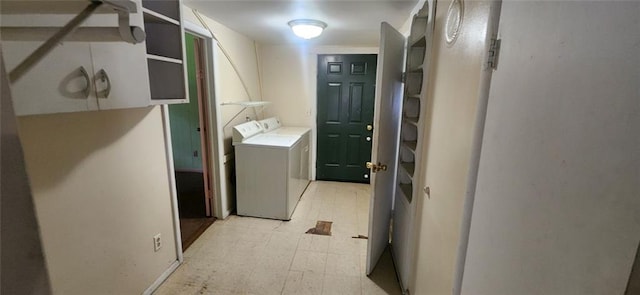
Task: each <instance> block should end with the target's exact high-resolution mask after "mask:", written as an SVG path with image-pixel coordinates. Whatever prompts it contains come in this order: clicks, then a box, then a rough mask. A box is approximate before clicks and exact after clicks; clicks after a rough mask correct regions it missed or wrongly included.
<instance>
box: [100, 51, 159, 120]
mask: <svg viewBox="0 0 640 295" xmlns="http://www.w3.org/2000/svg"><path fill="white" fill-rule="evenodd" d="M91 55H92V56H93V73H92V76H93V81H94V84H95V91H96V97H97V98H98V105H99V107H100V109H101V110H107V109H118V108H131V107H143V106H148V105H149V102H150V99H151V95H150V91H149V74H148V72H147V71H148V70H147V62H146V50H145V47H144V45H142V44H137V45H132V44H128V43H111V42H108V43H91ZM101 71H104V72H101ZM103 73H106V76H107V77H108V81H107V80H106V79H107V78H103V77H104V74H103ZM107 90H109V91H107Z"/></svg>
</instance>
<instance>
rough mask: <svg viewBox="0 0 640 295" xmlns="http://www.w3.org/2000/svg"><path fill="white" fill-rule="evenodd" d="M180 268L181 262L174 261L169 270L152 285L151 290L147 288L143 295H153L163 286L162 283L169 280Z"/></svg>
mask: <svg viewBox="0 0 640 295" xmlns="http://www.w3.org/2000/svg"><path fill="white" fill-rule="evenodd" d="M178 266H180V261H178V260H176V261H174V262H173V263H172V264H171V265H170V266H169V268H168V269H167V270H165V271H164V272H163V273H162V275H160V277H159V278H158V279H156V281H155V282H153V284H151V286H149V288H147V289H146V290H144V292H142V294H143V295H151V294H152V293H153V292H154V291H155V290H156V289H158V287H160V285H162V283H163V282H164V281H165V280H166V279H167V278H169V276H170V275H171V274H172V273H173V272H174V271H176V269H178Z"/></svg>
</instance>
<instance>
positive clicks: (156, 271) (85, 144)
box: [18, 107, 177, 294]
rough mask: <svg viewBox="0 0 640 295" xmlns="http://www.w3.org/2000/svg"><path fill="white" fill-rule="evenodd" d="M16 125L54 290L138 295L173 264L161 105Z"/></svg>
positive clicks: (22, 119) (30, 118)
mask: <svg viewBox="0 0 640 295" xmlns="http://www.w3.org/2000/svg"><path fill="white" fill-rule="evenodd" d="M18 123H19V134H20V139H21V140H22V143H23V146H24V152H25V159H26V164H27V172H28V175H29V178H30V181H31V186H32V190H33V195H34V201H35V206H36V212H37V215H38V221H39V224H40V228H41V232H42V241H43V245H44V252H45V257H46V262H47V264H48V267H49V273H50V277H51V285H52V288H53V292H54V293H55V294H140V293H142V291H144V290H145V289H146V288H147V287H149V286H150V285H151V284H152V283H153V282H154V281H155V280H156V279H157V278H158V277H159V276H160V275H161V274H162V273H163V272H164V271H165V270H166V269H167V268H168V267H169V266H170V265H171V264H172V263H173V262H174V261H176V260H177V254H176V249H175V244H174V240H175V235H174V227H173V219H172V215H171V214H172V211H171V196H170V189H169V173H168V169H167V161H166V154H165V145H164V134H163V128H162V117H161V112H160V107H153V108H139V109H126V110H113V111H100V112H81V113H70V114H54V115H38V116H27V117H20V118H19V119H18ZM158 233H160V234H162V239H163V240H164V243H163V247H162V249H161V250H160V251H159V252H154V249H153V236H154V235H156V234H158Z"/></svg>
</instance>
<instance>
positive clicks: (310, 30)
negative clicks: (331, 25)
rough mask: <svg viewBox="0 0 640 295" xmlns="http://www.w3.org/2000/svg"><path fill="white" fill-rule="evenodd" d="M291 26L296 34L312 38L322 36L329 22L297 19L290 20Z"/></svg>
mask: <svg viewBox="0 0 640 295" xmlns="http://www.w3.org/2000/svg"><path fill="white" fill-rule="evenodd" d="M289 26H290V27H291V30H293V33H294V34H296V36H298V37H300V38H303V39H312V38H315V37H318V36H320V34H322V31H323V30H324V29H325V28H326V27H327V24H325V23H323V22H321V21H319V20H314V19H295V20H292V21H290V22H289Z"/></svg>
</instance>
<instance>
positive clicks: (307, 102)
mask: <svg viewBox="0 0 640 295" xmlns="http://www.w3.org/2000/svg"><path fill="white" fill-rule="evenodd" d="M372 53H373V54H377V53H378V47H341V46H313V47H305V46H295V45H261V46H260V47H259V61H260V73H261V76H262V89H263V92H262V93H263V96H264V100H265V101H270V102H272V104H271V105H269V106H268V107H267V108H266V109H265V112H264V115H265V116H266V117H271V116H277V117H278V118H280V120H281V121H282V123H283V125H285V126H302V127H309V128H311V129H312V131H311V132H312V134H311V137H312V140H311V141H312V151H311V163H312V164H311V167H315V160H316V108H317V102H316V84H317V78H316V75H317V69H318V54H372ZM312 179H315V169H312Z"/></svg>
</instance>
